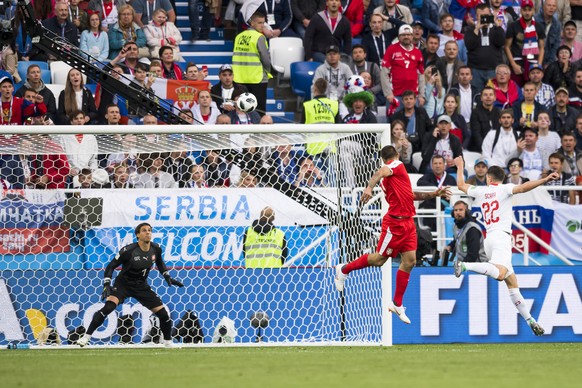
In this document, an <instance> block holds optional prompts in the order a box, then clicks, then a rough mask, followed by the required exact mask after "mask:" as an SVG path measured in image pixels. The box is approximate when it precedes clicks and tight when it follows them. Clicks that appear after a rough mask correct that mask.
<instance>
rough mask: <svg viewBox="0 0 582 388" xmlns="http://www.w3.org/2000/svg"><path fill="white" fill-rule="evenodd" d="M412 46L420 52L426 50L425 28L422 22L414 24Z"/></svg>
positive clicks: (417, 21) (414, 22) (418, 21)
mask: <svg viewBox="0 0 582 388" xmlns="http://www.w3.org/2000/svg"><path fill="white" fill-rule="evenodd" d="M412 31H413V32H412V44H413V45H414V47H416V48H417V49H419V50H421V51H422V50H424V48H425V47H426V41H425V40H424V26H423V25H422V22H421V21H420V20H415V21H413V22H412Z"/></svg>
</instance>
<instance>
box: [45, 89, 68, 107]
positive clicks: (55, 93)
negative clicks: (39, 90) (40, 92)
mask: <svg viewBox="0 0 582 388" xmlns="http://www.w3.org/2000/svg"><path fill="white" fill-rule="evenodd" d="M45 86H46V87H47V88H48V89H49V90H50V91H51V92H53V94H54V96H55V100H56V104H57V109H58V108H59V96H60V94H61V92H62V91H63V90H65V85H61V84H46V85H45Z"/></svg>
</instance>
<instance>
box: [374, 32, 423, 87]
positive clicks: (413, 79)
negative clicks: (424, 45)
mask: <svg viewBox="0 0 582 388" xmlns="http://www.w3.org/2000/svg"><path fill="white" fill-rule="evenodd" d="M382 66H384V67H386V68H388V69H390V77H391V78H392V93H393V94H394V95H395V96H402V93H404V91H405V90H412V91H414V93H416V94H417V95H418V74H419V73H420V74H424V59H423V57H422V52H420V50H419V49H417V48H416V47H413V48H412V49H411V50H407V49H405V48H404V47H402V45H401V44H400V43H394V44H392V45H390V46H389V47H388V49H387V50H386V53H385V54H384V59H383V60H382Z"/></svg>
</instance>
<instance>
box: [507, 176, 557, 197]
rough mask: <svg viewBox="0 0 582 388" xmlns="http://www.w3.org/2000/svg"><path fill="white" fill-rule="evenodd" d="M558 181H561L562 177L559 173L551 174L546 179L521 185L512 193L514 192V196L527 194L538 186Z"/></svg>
mask: <svg viewBox="0 0 582 388" xmlns="http://www.w3.org/2000/svg"><path fill="white" fill-rule="evenodd" d="M558 179H560V175H559V174H558V173H557V172H553V173H551V174H549V175H548V176H546V177H545V178H542V179H537V180H535V181H529V182H525V183H522V184H521V185H517V186H515V187H514V188H513V190H512V192H513V194H520V193H527V192H528V191H531V190H533V189H535V188H536V187H538V186H541V185H544V184H546V183H548V182H549V181H555V180H558Z"/></svg>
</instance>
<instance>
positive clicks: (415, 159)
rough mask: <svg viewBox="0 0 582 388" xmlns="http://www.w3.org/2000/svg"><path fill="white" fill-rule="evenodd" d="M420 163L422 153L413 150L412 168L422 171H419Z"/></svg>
mask: <svg viewBox="0 0 582 388" xmlns="http://www.w3.org/2000/svg"><path fill="white" fill-rule="evenodd" d="M421 164H422V153H420V152H415V153H413V154H412V165H413V166H414V168H416V169H417V170H418V172H420V173H422V171H420V165H421Z"/></svg>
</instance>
